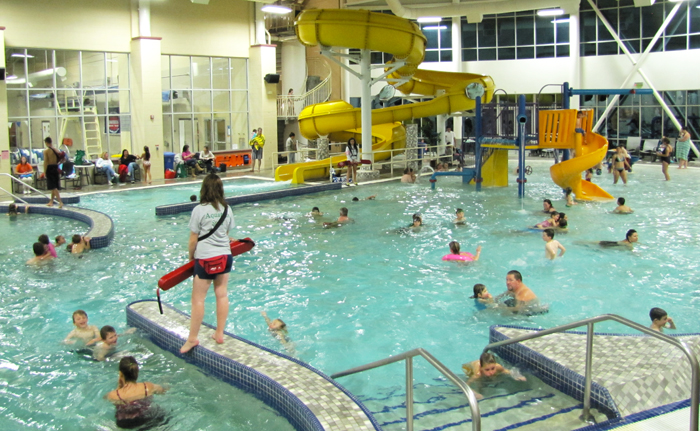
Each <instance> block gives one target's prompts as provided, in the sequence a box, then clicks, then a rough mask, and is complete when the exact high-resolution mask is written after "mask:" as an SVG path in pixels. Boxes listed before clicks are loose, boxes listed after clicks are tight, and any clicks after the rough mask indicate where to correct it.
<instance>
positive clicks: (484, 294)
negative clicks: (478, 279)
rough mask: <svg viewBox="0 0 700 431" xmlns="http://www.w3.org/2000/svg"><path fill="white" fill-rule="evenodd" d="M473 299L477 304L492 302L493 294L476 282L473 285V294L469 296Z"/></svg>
mask: <svg viewBox="0 0 700 431" xmlns="http://www.w3.org/2000/svg"><path fill="white" fill-rule="evenodd" d="M469 298H470V299H475V300H476V302H478V303H479V304H493V303H494V302H493V296H492V295H491V294H490V293H489V290H488V289H487V288H486V286H484V285H483V284H480V283H477V284H475V285H474V295H473V296H470V297H469Z"/></svg>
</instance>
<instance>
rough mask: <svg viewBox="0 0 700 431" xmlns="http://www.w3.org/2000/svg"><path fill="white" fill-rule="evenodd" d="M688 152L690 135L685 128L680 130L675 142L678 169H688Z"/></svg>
mask: <svg viewBox="0 0 700 431" xmlns="http://www.w3.org/2000/svg"><path fill="white" fill-rule="evenodd" d="M689 152H690V133H688V130H686V128H685V127H684V128H682V129H681V131H680V133H679V134H678V139H677V140H676V159H678V169H684V168H685V169H687V168H688V153H689Z"/></svg>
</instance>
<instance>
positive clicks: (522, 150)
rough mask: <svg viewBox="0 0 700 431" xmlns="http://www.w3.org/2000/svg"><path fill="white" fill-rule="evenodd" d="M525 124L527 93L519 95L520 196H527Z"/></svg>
mask: <svg viewBox="0 0 700 431" xmlns="http://www.w3.org/2000/svg"><path fill="white" fill-rule="evenodd" d="M525 124H527V111H526V107H525V95H524V94H521V95H520V96H519V97H518V167H519V169H518V197H520V198H524V197H525V183H526V182H527V178H525Z"/></svg>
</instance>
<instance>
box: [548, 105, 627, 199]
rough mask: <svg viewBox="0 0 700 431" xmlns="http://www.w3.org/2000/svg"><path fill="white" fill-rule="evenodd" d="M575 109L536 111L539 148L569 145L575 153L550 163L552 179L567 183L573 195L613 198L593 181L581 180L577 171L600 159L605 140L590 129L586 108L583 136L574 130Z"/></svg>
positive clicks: (561, 184) (566, 146)
mask: <svg viewBox="0 0 700 431" xmlns="http://www.w3.org/2000/svg"><path fill="white" fill-rule="evenodd" d="M576 112H577V111H576V110H575V109H559V110H548V111H540V118H539V120H540V132H539V148H555V149H573V150H574V153H575V157H573V158H571V159H569V160H565V161H563V162H560V163H557V164H555V165H552V166H551V167H550V168H549V173H550V175H551V176H552V181H554V183H555V184H556V185H558V186H559V187H561V188H562V189H566V188H567V187H571V189H572V190H573V192H574V195H576V199H578V200H585V201H603V200H610V199H614V198H613V197H612V195H610V193H608V192H606V191H605V190H603V189H602V188H600V187H599V186H597V185H596V184H593V183H592V182H589V181H583V180H581V174H582V173H583V172H585V171H586V170H588V169H591V168H593V167H594V166H596V165H597V164H598V163H600V162H601V161H602V160H603V159H604V158H605V156H606V154H607V152H608V140H607V139H605V138H604V137H603V136H601V135H599V134H597V133H593V132H592V131H591V120H592V113H591V112H590V111H586V119H585V120H584V124H583V125H582V126H583V129H584V130H585V131H586V135H585V137H584V136H583V135H582V134H580V133H576V132H575V127H576Z"/></svg>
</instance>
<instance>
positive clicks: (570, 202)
mask: <svg viewBox="0 0 700 431" xmlns="http://www.w3.org/2000/svg"><path fill="white" fill-rule="evenodd" d="M564 193H566V206H567V207H570V206H572V205H576V201H575V200H574V194H573V193H574V191H573V190H572V189H571V187H567V188H566V189H565V190H564Z"/></svg>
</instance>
